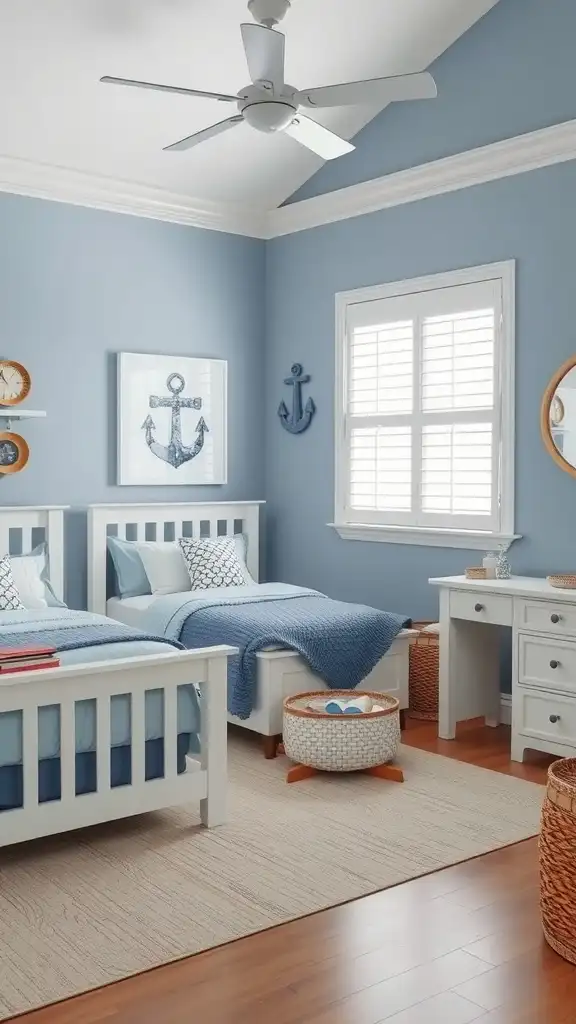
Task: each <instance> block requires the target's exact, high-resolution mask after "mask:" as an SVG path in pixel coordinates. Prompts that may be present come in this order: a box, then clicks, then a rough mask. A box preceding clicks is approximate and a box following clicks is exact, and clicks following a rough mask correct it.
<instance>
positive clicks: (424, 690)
mask: <svg viewBox="0 0 576 1024" xmlns="http://www.w3.org/2000/svg"><path fill="white" fill-rule="evenodd" d="M431 625H432V623H431V622H415V623H414V624H413V628H414V629H417V630H419V633H418V636H417V638H416V640H415V641H414V642H413V643H412V644H411V645H410V717H411V718H419V719H423V720H424V721H426V722H437V721H438V666H439V661H440V637H439V635H438V633H427V632H425V630H424V627H425V626H431Z"/></svg>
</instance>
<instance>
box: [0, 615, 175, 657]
mask: <svg viewBox="0 0 576 1024" xmlns="http://www.w3.org/2000/svg"><path fill="white" fill-rule="evenodd" d="M145 640H148V641H153V642H154V643H158V644H167V645H169V646H170V647H176V648H180V649H181V647H182V645H181V644H180V643H179V642H178V641H177V640H171V639H169V638H168V637H165V636H163V635H160V636H154V635H153V634H149V633H145V632H143V630H141V629H134V628H133V627H130V626H125V625H124V624H123V623H121V622H115V621H114V619H109V618H107V616H106V615H95V614H94V613H93V612H78V611H73V610H71V609H70V608H41V609H38V610H34V611H28V610H26V611H14V612H2V617H1V619H0V645H1V646H2V647H32V646H42V647H54V649H55V650H56V651H58V652H60V651H72V650H78V649H80V648H85V647H101V646H102V645H104V644H117V643H133V642H136V643H141V642H142V641H145Z"/></svg>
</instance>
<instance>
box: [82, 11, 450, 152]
mask: <svg viewBox="0 0 576 1024" xmlns="http://www.w3.org/2000/svg"><path fill="white" fill-rule="evenodd" d="M248 9H249V10H250V12H251V14H252V15H253V17H254V19H255V23H254V24H252V23H249V24H243V25H241V26H240V30H241V32H242V41H243V43H244V50H245V52H246V60H247V63H248V71H249V74H250V78H251V79H252V84H251V85H247V86H245V87H244V88H242V89H240V91H239V92H238V94H237V95H236V96H230V95H227V94H226V93H216V92H201V91H199V90H197V89H186V88H184V87H182V86H176V85H157V84H155V83H153V82H138V81H135V80H133V79H130V78H112V77H110V76H109V75H105V76H104V78H101V79H100V81H101V82H108V83H111V84H112V85H129V86H133V87H135V88H137V89H154V90H157V91H159V92H168V93H178V94H180V95H183V96H197V97H199V98H201V99H202V98H203V99H212V100H220V101H221V102H222V103H235V104H236V105H237V108H238V113H237V114H233V115H232V116H231V117H227V118H226V119H225V120H224V121H219V122H218V123H217V124H213V125H211V126H210V127H209V128H204V129H203V130H202V131H199V132H195V133H194V134H193V135H188V136H187V137H186V138H185V139H180V140H179V141H178V142H173V143H172V144H171V145H170V146H165V147H164V148H165V150H171V151H182V150H186V149H191V148H192V147H193V146H197V145H198V143H200V142H205V141H206V140H207V139H211V138H213V137H214V136H215V135H221V134H222V132H226V131H228V129H229V128H234V127H235V126H236V125H238V124H242V122H243V121H246V122H247V124H249V125H251V126H252V128H256V129H257V130H258V131H260V132H267V133H269V132H285V133H286V134H287V135H290V136H291V137H292V138H293V139H295V140H296V142H299V143H300V144H301V145H302V146H306V147H307V149H310V150H312V152H314V153H316V154H317V155H318V156H320V157H322V159H324V160H333V159H334V158H335V157H338V156H343V155H344V154H345V153H349V152H350V151H351V150H353V149H354V148H355V147H354V146H353V145H352V143H350V142H347V141H346V140H345V139H342V138H340V136H339V135H335V133H334V132H331V131H329V129H328V128H324V126H323V125H321V124H318V122H317V121H314V120H312V119H311V118H309V117H307V116H305V115H304V114H303V113H302V111H301V108H304V109H305V110H320V109H322V108H324V107H340V106H353V105H356V104H360V103H371V102H375V101H380V102H381V103H382V104H384V103H389V102H391V101H392V100H420V99H432V98H434V97H435V96H436V94H437V91H436V83H435V82H434V79H433V78H432V75H430V74H429V73H428V72H426V71H425V72H421V73H418V74H411V75H396V76H394V77H393V78H372V79H368V80H366V81H363V82H347V83H346V84H342V85H327V86H324V87H322V88H319V89H300V90H299V89H295V88H294V87H293V86H291V85H288V84H287V83H286V82H285V81H284V44H285V37H284V36H283V35H282V34H281V33H280V32H278V31H276V29H275V28H274V26H275V25H277V24H278V23H279V22H280V21H281V20H282V18H283V17H284V15H285V14H286V13H287V11H288V10H289V9H290V0H249V2H248Z"/></svg>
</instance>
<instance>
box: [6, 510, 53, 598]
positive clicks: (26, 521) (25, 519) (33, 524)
mask: <svg viewBox="0 0 576 1024" xmlns="http://www.w3.org/2000/svg"><path fill="white" fill-rule="evenodd" d="M67 508H68V506H67V505H3V506H0V556H2V555H4V554H10V555H22V554H26V553H27V552H29V551H32V550H33V549H34V548H35V547H36V545H37V544H40V543H41V542H42V541H46V544H47V545H48V555H49V559H50V583H51V584H52V589H53V590H54V593H55V594H56V597H57V598H59V600H61V601H62V600H63V599H64V512H65V510H66V509H67Z"/></svg>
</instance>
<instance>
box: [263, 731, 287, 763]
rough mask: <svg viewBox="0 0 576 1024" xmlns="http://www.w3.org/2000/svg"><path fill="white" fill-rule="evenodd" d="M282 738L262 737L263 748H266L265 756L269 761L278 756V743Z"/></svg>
mask: <svg viewBox="0 0 576 1024" xmlns="http://www.w3.org/2000/svg"><path fill="white" fill-rule="evenodd" d="M281 739H282V736H263V737H262V747H263V750H264V757H265V758H266V760H267V761H271V760H272V759H273V758H274V757H276V755H277V753H278V744H279V743H280V740H281Z"/></svg>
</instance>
